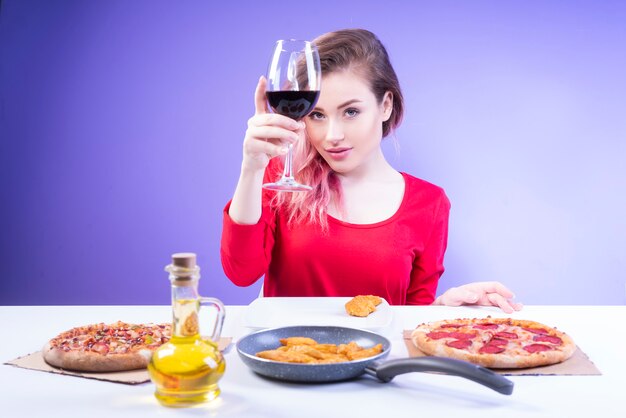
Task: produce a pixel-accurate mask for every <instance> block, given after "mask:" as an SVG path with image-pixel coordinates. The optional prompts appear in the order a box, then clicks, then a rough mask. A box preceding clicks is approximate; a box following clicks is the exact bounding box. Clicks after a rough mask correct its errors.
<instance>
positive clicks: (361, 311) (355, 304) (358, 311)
mask: <svg viewBox="0 0 626 418" xmlns="http://www.w3.org/2000/svg"><path fill="white" fill-rule="evenodd" d="M382 301H383V300H382V298H380V297H378V296H374V295H358V296H355V297H353V298H352V299H350V300H349V301H348V302H347V303H346V312H347V313H348V314H350V315H352V316H359V317H365V316H368V315H369V314H371V313H372V312H374V311H375V310H376V306H378V305H380V304H381V303H382Z"/></svg>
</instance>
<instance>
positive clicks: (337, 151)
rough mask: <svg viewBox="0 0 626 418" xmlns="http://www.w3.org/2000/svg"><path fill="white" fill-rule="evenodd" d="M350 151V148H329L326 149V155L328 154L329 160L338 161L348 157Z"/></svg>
mask: <svg viewBox="0 0 626 418" xmlns="http://www.w3.org/2000/svg"><path fill="white" fill-rule="evenodd" d="M350 151H352V148H331V149H327V150H326V153H328V156H329V157H330V158H332V159H333V160H337V161H338V160H344V159H346V158H348V155H350Z"/></svg>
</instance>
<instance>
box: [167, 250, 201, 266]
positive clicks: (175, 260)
mask: <svg viewBox="0 0 626 418" xmlns="http://www.w3.org/2000/svg"><path fill="white" fill-rule="evenodd" d="M172 264H173V265H174V267H182V268H185V269H194V268H195V267H196V254H194V253H176V254H172Z"/></svg>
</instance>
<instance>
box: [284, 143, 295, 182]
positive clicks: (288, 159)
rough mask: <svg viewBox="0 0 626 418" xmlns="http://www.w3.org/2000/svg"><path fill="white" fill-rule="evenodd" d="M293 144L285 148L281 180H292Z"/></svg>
mask: <svg viewBox="0 0 626 418" xmlns="http://www.w3.org/2000/svg"><path fill="white" fill-rule="evenodd" d="M292 161H293V144H289V145H288V146H287V155H286V156H285V169H284V171H283V178H287V179H293V164H292Z"/></svg>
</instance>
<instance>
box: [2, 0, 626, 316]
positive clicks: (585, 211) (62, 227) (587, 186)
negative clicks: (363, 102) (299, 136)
mask: <svg viewBox="0 0 626 418" xmlns="http://www.w3.org/2000/svg"><path fill="white" fill-rule="evenodd" d="M214 3H218V2H209V1H184V2H174V1H172V2H160V1H101V2H97V1H89V2H87V1H54V2H51V1H33V0H30V1H25V0H5V1H3V2H2V10H1V18H0V47H1V48H0V53H1V59H0V65H1V68H0V82H1V84H0V88H1V90H0V93H1V108H0V111H1V114H0V117H1V120H0V122H1V125H0V137H1V145H0V175H1V176H0V196H1V201H2V205H1V207H2V215H1V217H0V222H1V224H0V236H1V237H2V238H1V248H0V250H1V253H0V254H1V255H2V259H1V260H0V261H1V262H2V263H1V266H2V273H1V279H0V286H1V287H0V291H1V293H0V303H2V304H4V305H19V304H167V303H169V287H168V286H169V283H168V281H167V278H166V277H167V275H166V273H165V272H164V271H163V267H164V266H165V265H166V264H167V263H168V262H169V256H170V254H171V253H173V252H178V251H194V252H197V253H198V254H199V264H200V266H201V267H202V273H203V275H202V277H203V279H202V282H201V292H202V293H203V294H205V295H212V296H216V297H219V298H221V299H222V300H223V301H224V302H226V303H229V304H246V303H249V302H250V301H251V300H252V299H253V298H254V297H255V296H256V295H257V293H258V291H259V287H260V283H258V284H257V285H255V286H252V287H250V288H245V289H244V288H237V287H236V286H234V285H232V284H231V283H230V282H229V280H228V279H227V278H226V277H225V276H224V274H223V272H222V268H221V264H220V261H219V241H220V233H221V211H222V208H223V206H224V204H225V203H226V201H227V200H228V199H229V198H230V196H231V195H232V192H233V190H234V187H235V184H236V181H237V176H238V173H239V165H240V159H241V142H242V138H243V134H244V131H245V127H246V121H247V119H248V118H249V117H250V116H251V114H252V112H253V100H252V97H253V91H254V86H255V84H256V81H257V79H258V77H259V75H261V74H263V73H264V72H265V69H266V65H267V60H268V59H269V53H270V50H271V47H272V45H273V43H274V41H275V40H277V39H281V38H289V37H295V38H307V39H310V38H314V37H315V36H317V35H319V34H321V33H324V32H326V31H329V30H335V29H340V28H345V27H363V28H367V29H370V30H372V31H374V32H375V33H377V34H378V35H379V37H380V38H381V39H382V40H383V42H384V43H385V45H386V46H387V47H388V50H389V53H390V55H391V57H392V61H393V64H394V66H395V68H396V70H397V72H398V75H399V77H400V80H401V83H402V86H403V89H404V92H405V95H406V108H407V112H406V118H405V122H404V124H403V125H402V128H401V129H400V130H399V131H398V133H397V138H396V142H395V143H394V141H393V140H389V141H387V142H386V144H385V153H386V154H387V156H388V157H389V159H390V161H391V162H392V164H394V166H395V167H397V168H398V169H399V170H402V171H407V172H410V173H412V174H414V175H416V176H418V177H422V178H424V179H427V180H429V181H431V182H434V183H436V184H439V185H441V186H443V187H444V188H445V189H446V191H447V193H448V195H449V197H450V199H451V201H452V205H453V206H452V214H451V232H450V242H449V249H448V253H447V259H446V260H447V262H446V265H447V271H446V273H445V274H444V276H443V278H442V281H441V285H440V291H443V290H445V289H447V288H449V287H450V286H455V285H458V284H461V283H465V282H469V281H475V280H501V281H503V282H505V283H506V284H508V285H509V286H510V287H511V288H512V289H513V290H514V291H515V292H516V294H517V297H518V299H519V300H520V301H522V302H525V303H527V304H623V303H624V302H625V300H626V294H625V284H626V282H625V280H626V279H625V277H626V276H625V274H624V270H625V267H626V266H625V261H624V260H625V257H624V256H623V253H622V252H623V249H624V248H626V238H625V237H626V224H625V221H624V213H625V209H626V198H625V197H624V195H625V194H626V193H625V191H626V184H625V182H626V169H625V165H626V149H625V148H626V146H625V143H626V77H625V74H626V48H625V45H626V24H625V23H624V22H626V5H625V4H624V2H621V1H591V0H590V1H571V2H564V1H526V0H525V1H507V2H502V1H466V2H462V1H438V2H430V1H429V2H426V1H417V2H414V3H413V2H408V1H407V2H401V1H393V0H387V1H384V2H380V0H375V1H365V2H358V4H357V3H356V2H336V1H316V2H295V3H294V2H276V1H271V2H258V1H249V2H237V1H232V2H219V3H218V4H214ZM409 3H410V4H409ZM296 14H297V15H299V16H306V18H302V17H298V18H295V16H296Z"/></svg>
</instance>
